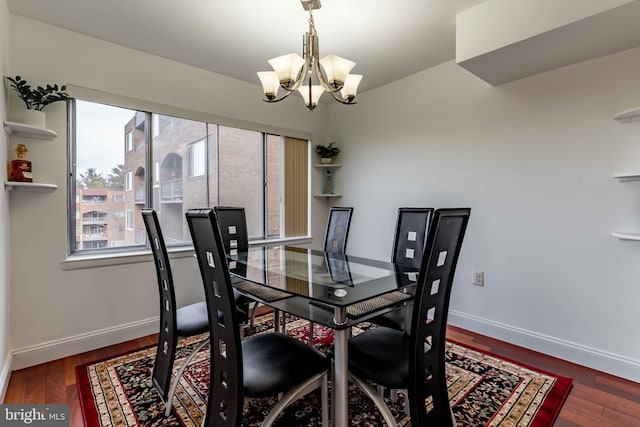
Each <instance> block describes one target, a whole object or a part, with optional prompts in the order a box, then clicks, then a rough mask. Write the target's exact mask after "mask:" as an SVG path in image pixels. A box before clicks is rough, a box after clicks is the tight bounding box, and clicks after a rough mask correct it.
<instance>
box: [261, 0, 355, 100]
mask: <svg viewBox="0 0 640 427" xmlns="http://www.w3.org/2000/svg"><path fill="white" fill-rule="evenodd" d="M300 2H301V3H302V7H303V8H304V9H305V10H308V11H309V31H308V32H307V33H306V34H305V35H304V37H303V43H302V52H303V56H302V57H301V56H300V55H297V54H295V53H290V54H288V55H282V56H278V57H277V58H271V59H270V60H269V61H268V62H269V65H271V67H272V68H273V71H259V72H258V78H259V79H260V83H262V90H263V92H264V96H265V99H264V101H266V102H280V101H282V100H283V99H285V98H286V97H288V96H289V95H291V94H292V93H293V92H299V93H300V95H302V99H303V100H304V103H305V105H306V106H307V108H308V109H309V110H311V111H313V109H314V108H316V106H317V105H318V101H319V100H320V97H321V96H322V94H323V93H325V92H327V93H330V94H331V96H332V97H333V98H334V99H335V100H336V101H338V102H340V103H342V104H355V103H356V102H355V98H356V95H357V92H358V85H359V84H360V81H361V80H362V76H361V75H359V74H349V73H350V72H351V70H352V69H353V67H355V66H356V63H355V62H353V61H350V60H348V59H345V58H341V57H339V56H336V55H327V56H325V57H324V58H322V59H319V53H318V34H317V33H316V28H315V25H314V22H313V14H312V11H313V9H319V8H320V0H300ZM279 89H283V90H284V94H283V95H282V96H280V97H278V91H279Z"/></svg>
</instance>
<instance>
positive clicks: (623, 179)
mask: <svg viewBox="0 0 640 427" xmlns="http://www.w3.org/2000/svg"><path fill="white" fill-rule="evenodd" d="M614 178H615V179H618V180H620V182H628V181H640V175H632V174H629V175H616V176H614Z"/></svg>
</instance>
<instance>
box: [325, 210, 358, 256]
mask: <svg viewBox="0 0 640 427" xmlns="http://www.w3.org/2000/svg"><path fill="white" fill-rule="evenodd" d="M352 214H353V208H338V207H332V208H331V209H330V210H329V219H328V221H327V229H326V231H325V233H324V242H323V250H324V251H325V252H329V253H338V254H344V253H345V252H346V249H347V239H348V237H349V227H350V226H351V216H352Z"/></svg>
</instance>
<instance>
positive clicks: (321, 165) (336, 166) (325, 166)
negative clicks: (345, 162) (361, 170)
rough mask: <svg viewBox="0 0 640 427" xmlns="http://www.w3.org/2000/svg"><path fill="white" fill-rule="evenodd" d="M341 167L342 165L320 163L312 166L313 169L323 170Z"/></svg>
mask: <svg viewBox="0 0 640 427" xmlns="http://www.w3.org/2000/svg"><path fill="white" fill-rule="evenodd" d="M341 166H342V165H338V164H335V163H322V164H320V163H319V164H317V165H313V167H314V168H325V169H327V168H336V169H337V168H339V167H341Z"/></svg>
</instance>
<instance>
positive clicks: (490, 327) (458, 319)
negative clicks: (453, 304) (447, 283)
mask: <svg viewBox="0 0 640 427" xmlns="http://www.w3.org/2000/svg"><path fill="white" fill-rule="evenodd" d="M449 324H451V325H453V326H457V327H459V328H462V329H467V330H469V331H473V332H476V333H479V334H482V335H487V336H490V337H492V338H496V339H499V340H501V341H506V342H508V343H511V344H514V345H518V346H521V347H525V348H527V349H529V350H534V351H538V352H540V353H544V354H548V355H550V356H553V357H557V358H559V359H563V360H567V361H569V362H572V363H576V364H578V365H582V366H586V367H589V368H592V369H596V370H598V371H602V372H606V373H608V374H611V375H615V376H618V377H622V378H626V379H628V380H631V381H635V382H640V360H637V359H631V358H628V357H625V356H621V355H619V354H615V353H611V352H608V351H604V350H600V349H597V348H593V347H588V346H585V345H582V344H578V343H575V342H572V341H567V340H563V339H560V338H556V337H553V336H550V335H545V334H540V333H537V332H534V331H530V330H527V329H522V328H518V327H516V326H512V325H508V324H505V323H500V322H494V321H493V320H488V319H484V318H481V317H477V316H473V315H470V314H466V313H462V312H459V311H455V310H449Z"/></svg>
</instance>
